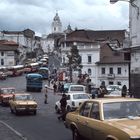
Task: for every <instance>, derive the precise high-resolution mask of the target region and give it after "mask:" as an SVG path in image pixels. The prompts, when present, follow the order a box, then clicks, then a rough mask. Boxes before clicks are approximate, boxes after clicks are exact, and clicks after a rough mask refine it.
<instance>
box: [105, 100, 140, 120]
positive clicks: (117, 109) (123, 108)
mask: <svg viewBox="0 0 140 140" xmlns="http://www.w3.org/2000/svg"><path fill="white" fill-rule="evenodd" d="M103 113H104V119H105V120H106V119H119V118H130V117H139V116H140V101H124V102H112V103H104V104H103Z"/></svg>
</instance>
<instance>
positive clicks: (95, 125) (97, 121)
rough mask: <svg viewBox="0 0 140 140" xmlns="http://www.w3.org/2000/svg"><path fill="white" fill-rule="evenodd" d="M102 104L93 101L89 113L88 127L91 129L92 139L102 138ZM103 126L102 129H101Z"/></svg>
mask: <svg viewBox="0 0 140 140" xmlns="http://www.w3.org/2000/svg"><path fill="white" fill-rule="evenodd" d="M100 113H101V112H100V106H99V103H98V102H93V104H92V108H91V111H90V115H89V118H90V120H89V125H88V127H89V128H88V129H89V131H90V134H89V136H90V139H97V138H98V139H101V138H102V134H101V129H102V120H101V114H100ZM100 128H101V129H100Z"/></svg>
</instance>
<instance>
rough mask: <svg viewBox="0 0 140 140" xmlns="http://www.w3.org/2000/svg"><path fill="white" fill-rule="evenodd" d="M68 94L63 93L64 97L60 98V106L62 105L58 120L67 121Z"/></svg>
mask: <svg viewBox="0 0 140 140" xmlns="http://www.w3.org/2000/svg"><path fill="white" fill-rule="evenodd" d="M66 97H67V96H66V94H62V98H61V100H60V107H61V112H62V113H61V115H60V116H59V117H58V120H61V119H62V120H63V121H65V117H66V113H67V112H66V106H67V98H66Z"/></svg>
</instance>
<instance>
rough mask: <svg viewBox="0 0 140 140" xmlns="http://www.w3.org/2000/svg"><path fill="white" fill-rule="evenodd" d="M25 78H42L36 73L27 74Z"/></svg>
mask: <svg viewBox="0 0 140 140" xmlns="http://www.w3.org/2000/svg"><path fill="white" fill-rule="evenodd" d="M26 77H41V78H42V75H41V74H38V73H29V74H27V75H26Z"/></svg>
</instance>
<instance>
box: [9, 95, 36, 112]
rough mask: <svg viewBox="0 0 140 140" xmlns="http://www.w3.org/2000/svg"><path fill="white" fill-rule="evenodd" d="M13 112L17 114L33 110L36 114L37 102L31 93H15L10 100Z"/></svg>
mask: <svg viewBox="0 0 140 140" xmlns="http://www.w3.org/2000/svg"><path fill="white" fill-rule="evenodd" d="M9 104H10V110H11V113H15V114H16V115H17V114H18V113H20V112H33V113H34V115H36V112H37V103H36V102H35V101H34V100H33V98H32V96H31V95H30V94H26V93H22V94H14V95H13V98H12V99H11V100H10V101H9Z"/></svg>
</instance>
